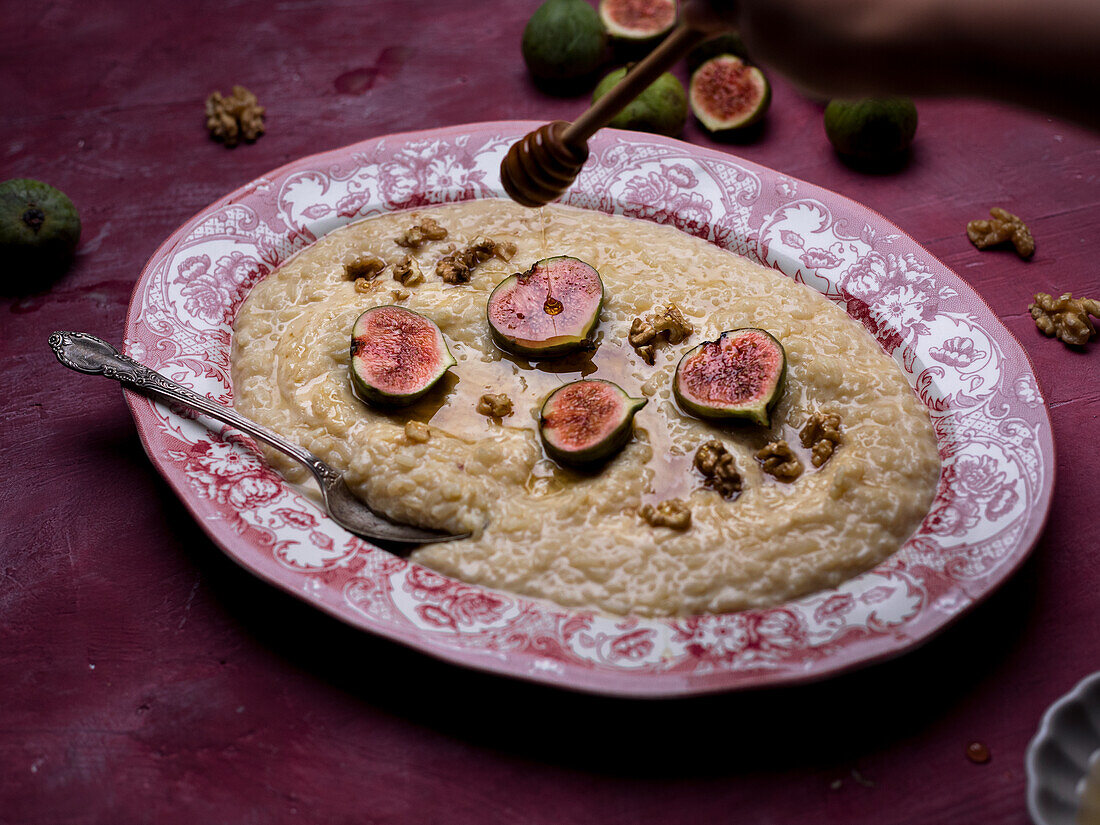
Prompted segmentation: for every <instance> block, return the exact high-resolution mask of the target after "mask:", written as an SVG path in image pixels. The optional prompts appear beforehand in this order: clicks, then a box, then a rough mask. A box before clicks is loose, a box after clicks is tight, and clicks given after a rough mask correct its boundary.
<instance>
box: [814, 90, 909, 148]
mask: <svg viewBox="0 0 1100 825" xmlns="http://www.w3.org/2000/svg"><path fill="white" fill-rule="evenodd" d="M916 133H917V107H916V106H914V105H913V101H911V100H909V99H908V98H904V97H895V98H867V99H864V100H831V101H829V105H828V106H826V107H825V134H826V136H827V137H828V138H829V142H830V143H832V144H833V148H834V149H836V151H837V153H838V154H840V155H844V156H845V157H850V158H855V159H857V160H864V161H884V160H890V159H892V158H895V157H898V156H899V155H901V154H902V153H903V152H904V151H905V150H906V149H908V148H909V145H910V144H911V143H912V142H913V136H914V135H915V134H916Z"/></svg>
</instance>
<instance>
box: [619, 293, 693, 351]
mask: <svg viewBox="0 0 1100 825" xmlns="http://www.w3.org/2000/svg"><path fill="white" fill-rule="evenodd" d="M692 331H693V330H692V326H691V324H689V323H688V322H687V319H686V318H684V314H683V313H682V312H680V308H679V307H677V306H676V304H673V303H669V304H666V305H665V306H664V308H663V309H661V310H659V311H658V312H651V313H650V314H649V315H647V316H646V317H645V318H635V319H634V320H633V321H632V322H631V324H630V332H629V333H627V341H629V342H630V346H632V347H634V350H635V352H637V353H638V355H640V356H641V357H642V360H643V361H645V362H646V363H647V364H651V365H652V364H653V362H654V361H655V360H656V358H657V347H658V346H660V345H661V344H663V343H666V342H667V343H669V344H679V343H680V342H681V341H683V340H684V339H685V338H687V337H688V336H689V335H691V333H692Z"/></svg>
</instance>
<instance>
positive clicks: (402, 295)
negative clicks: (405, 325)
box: [390, 287, 412, 301]
mask: <svg viewBox="0 0 1100 825" xmlns="http://www.w3.org/2000/svg"><path fill="white" fill-rule="evenodd" d="M390 295H392V296H393V299H394V300H395V301H404V300H405V299H406V298H408V297H409V296H410V295H412V293H411V292H409V291H408V290H407V289H404V288H402V287H397V288H396V289H391V290H390Z"/></svg>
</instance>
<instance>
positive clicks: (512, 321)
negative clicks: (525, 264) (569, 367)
mask: <svg viewBox="0 0 1100 825" xmlns="http://www.w3.org/2000/svg"><path fill="white" fill-rule="evenodd" d="M602 306H603V281H602V280H601V279H600V273H598V272H597V271H596V270H595V268H594V267H592V266H591V265H590V264H586V263H585V262H584V261H582V260H579V259H577V258H571V257H569V256H567V255H559V256H558V257H556V258H544V259H543V260H541V261H536V262H535V264H534V266H532V267H531V268H530V269H529V270H527V271H526V272H521V273H517V274H515V275H511V276H509V277H507V278H505V279H504V280H503V281H501V282H500V283H499V284H497V286H496V289H494V290H493V292H492V294H491V295H490V296H489V302H488V304H487V305H486V308H485V314H486V316H487V317H488V319H489V329H490V330H491V331H492V333H493V340H494V341H495V342H496V344H497V346H498V347H500V348H501V349H503V350H507V351H508V352H513V353H515V354H516V355H522V356H525V357H527V358H553V357H556V356H559V355H566V354H568V353H570V352H574V351H576V350H578V349H581V348H582V347H584V346H585V345H586V344H588V342H589V341H590V340H591V339H592V336H593V335H595V333H596V326H597V324H599V322H600V308H601V307H602Z"/></svg>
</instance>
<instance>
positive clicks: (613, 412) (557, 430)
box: [539, 378, 648, 466]
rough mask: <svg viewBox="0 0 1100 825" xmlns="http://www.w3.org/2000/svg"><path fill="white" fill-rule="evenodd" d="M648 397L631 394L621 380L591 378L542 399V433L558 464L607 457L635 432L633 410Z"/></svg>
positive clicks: (574, 464)
mask: <svg viewBox="0 0 1100 825" xmlns="http://www.w3.org/2000/svg"><path fill="white" fill-rule="evenodd" d="M647 401H648V399H646V398H631V397H630V396H629V395H627V394H626V393H625V392H624V391H623V389H622V388H621V387H620V386H619V385H618V384H613V383H611V382H610V381H603V380H601V379H598V378H589V379H585V380H583V381H573V382H572V383H570V384H565V385H564V386H561V387H558V388H557V389H556V390H554V391H553V392H552V393H550V395H549V396H548V397H547V399H546V401H545V402H543V405H542V410H541V412H540V413H539V437H540V438H542V446H543V447H544V448H545V449H546V454H547V455H548V456H550V457H551V458H552V459H554V460H555V461H557V462H558V463H559V464H567V465H572V466H579V465H585V464H593V463H595V462H597V461H604V460H606V459H608V458H610V457H611V456H612V455H614V454H615V453H616V452H618V451H619V450H620V449H622V447H623V445H624V444H626V442H627V441H629V440H630V436H631V434H632V433H633V432H634V414H635V413H637V412H638V410H640V409H641V408H642V407H644V406H645V405H646V402H647Z"/></svg>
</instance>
